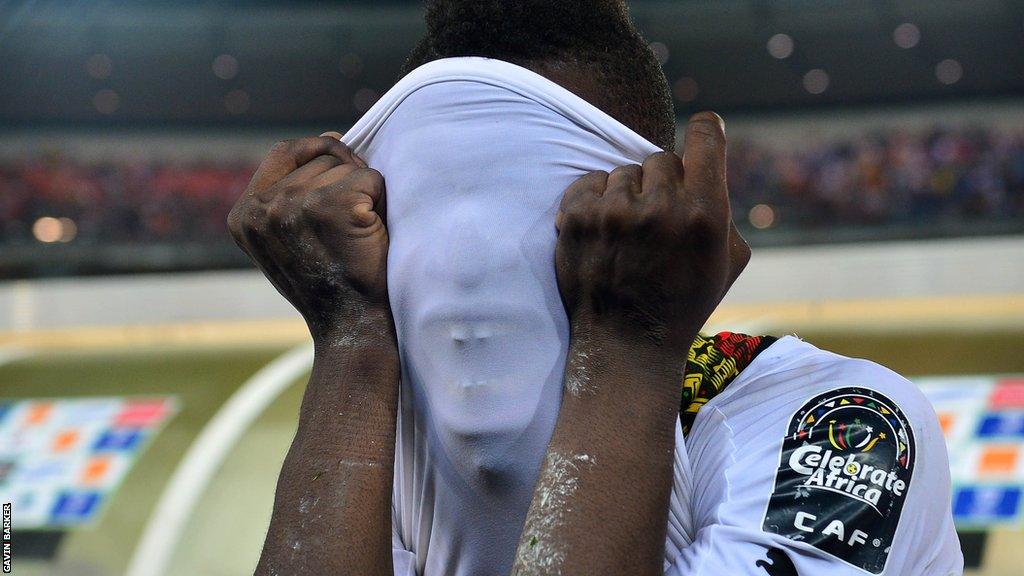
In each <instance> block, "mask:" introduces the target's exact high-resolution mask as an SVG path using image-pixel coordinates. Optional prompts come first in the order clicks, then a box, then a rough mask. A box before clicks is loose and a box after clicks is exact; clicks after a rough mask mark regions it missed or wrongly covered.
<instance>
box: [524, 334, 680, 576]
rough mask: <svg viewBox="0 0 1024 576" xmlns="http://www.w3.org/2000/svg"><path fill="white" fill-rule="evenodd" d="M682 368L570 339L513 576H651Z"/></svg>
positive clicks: (650, 348)
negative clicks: (554, 417) (556, 408)
mask: <svg viewBox="0 0 1024 576" xmlns="http://www.w3.org/2000/svg"><path fill="white" fill-rule="evenodd" d="M685 360H686V358H685V353H683V355H680V354H678V353H675V352H668V351H666V350H665V349H664V348H662V347H660V346H658V345H654V344H652V343H650V342H642V343H640V344H638V345H630V344H628V343H626V342H625V341H623V340H622V339H618V340H606V341H605V343H604V344H601V343H598V342H597V341H596V339H595V338H592V337H591V336H590V335H586V334H581V333H580V332H579V331H578V330H574V334H573V339H572V342H571V344H570V353H569V362H568V365H567V368H566V388H565V392H564V394H563V398H562V405H561V408H560V411H559V416H558V424H557V426H556V428H555V431H554V434H553V436H552V439H551V443H550V445H549V447H548V453H547V457H546V459H545V462H544V465H543V467H542V469H541V474H540V478H539V480H538V482H537V487H536V490H535V492H534V497H533V502H532V503H531V505H530V511H529V513H528V515H527V519H526V524H525V527H524V530H523V534H522V537H521V539H520V543H519V549H518V551H517V554H516V563H515V568H514V569H513V574H558V573H568V574H631V575H633V574H638V575H639V574H661V571H662V559H663V557H664V544H665V532H666V527H667V523H668V505H669V494H670V491H671V488H672V461H673V450H674V446H675V421H676V419H677V418H678V411H679V402H680V395H681V386H680V385H679V382H680V381H681V378H682V369H683V367H684V365H685Z"/></svg>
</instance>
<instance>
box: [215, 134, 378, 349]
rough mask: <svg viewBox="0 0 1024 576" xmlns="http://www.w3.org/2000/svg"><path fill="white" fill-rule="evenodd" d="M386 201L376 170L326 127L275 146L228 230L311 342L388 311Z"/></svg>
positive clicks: (258, 172) (231, 220)
mask: <svg viewBox="0 0 1024 576" xmlns="http://www.w3.org/2000/svg"><path fill="white" fill-rule="evenodd" d="M384 206H385V205H384V179H383V177H382V176H381V175H380V173H379V172H377V171H376V170H373V169H371V168H368V167H367V165H366V162H364V161H363V160H362V159H360V158H359V157H358V156H356V155H355V154H353V153H352V151H351V150H349V149H348V147H347V146H346V145H345V144H343V143H342V142H341V141H340V135H339V134H337V133H330V132H329V133H326V134H325V135H323V136H320V137H318V138H302V139H299V140H286V141H283V142H279V143H278V144H276V145H275V146H274V148H273V149H272V150H271V151H270V153H269V154H267V157H266V158H265V159H264V160H263V163H262V164H260V167H259V168H258V169H257V170H256V174H255V175H254V176H253V178H252V181H251V182H250V183H249V186H248V188H247V189H246V191H245V194H244V195H243V196H242V197H241V198H240V199H239V200H238V202H237V203H236V204H235V206H234V208H233V209H232V210H231V213H230V215H229V216H228V228H229V229H230V230H231V234H232V236H234V238H235V242H237V243H238V245H239V246H240V247H241V248H242V250H244V251H245V252H246V253H247V254H248V255H249V257H250V258H252V260H253V262H255V263H256V265H257V266H259V268H260V269H261V270H262V271H263V273H264V274H265V275H266V277H267V278H268V279H269V280H270V282H271V283H272V284H273V285H274V287H276V288H277V290H278V291H279V292H280V293H281V294H282V295H283V296H284V297H285V298H287V299H288V301H289V302H291V303H292V305H293V306H295V308H296V309H298V311H299V312H300V313H301V314H302V315H303V317H304V318H305V319H306V322H307V324H309V328H310V332H311V333H312V334H313V337H314V339H319V338H324V337H327V336H328V335H331V334H332V333H334V331H335V330H336V329H338V328H340V327H339V326H338V324H339V323H343V322H351V321H358V320H359V319H361V318H363V317H364V316H365V314H366V313H367V312H373V311H387V310H388V302H387V274H386V264H387V251H388V234H387V229H386V227H385V221H386V220H385V216H384Z"/></svg>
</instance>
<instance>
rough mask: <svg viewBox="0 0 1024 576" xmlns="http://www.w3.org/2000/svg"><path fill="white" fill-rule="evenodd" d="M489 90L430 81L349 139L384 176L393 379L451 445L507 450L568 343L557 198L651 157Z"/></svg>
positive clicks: (552, 393) (554, 381)
mask: <svg viewBox="0 0 1024 576" xmlns="http://www.w3.org/2000/svg"><path fill="white" fill-rule="evenodd" d="M502 64H504V63H502ZM504 65H505V66H510V65H507V64H504ZM431 67H432V65H431V64H428V65H427V66H425V67H423V68H426V69H429V68H431ZM435 67H436V66H435ZM519 70H521V69H519ZM422 71H423V69H421V70H419V71H417V72H414V73H413V74H411V75H410V77H407V78H406V79H403V83H405V84H408V85H410V87H412V86H414V85H415V80H416V76H417V73H421V72H422ZM537 78H539V77H537ZM541 80H543V79H541ZM500 84H501V82H500V80H498V81H496V82H492V81H488V80H486V79H483V80H481V79H466V80H463V81H459V80H458V79H452V80H451V81H438V78H437V77H436V76H433V77H431V79H430V81H429V82H426V83H425V84H424V85H422V86H415V87H414V88H411V89H410V90H409V91H408V93H407V94H405V95H403V97H402V98H401V100H400V102H398V103H397V105H396V106H393V107H391V108H390V109H387V110H385V111H382V114H383V115H386V120H384V121H382V122H381V123H380V125H379V126H377V127H375V131H374V133H373V134H372V137H370V138H369V139H367V140H365V141H363V142H354V143H353V142H350V144H354V145H355V146H356V149H357V151H359V152H360V153H361V154H363V155H364V157H366V158H367V160H368V162H369V163H370V164H371V165H372V166H373V167H375V168H376V169H378V170H380V171H381V172H382V173H383V174H384V175H385V180H386V185H387V207H388V231H389V236H390V242H391V243H390V248H389V257H388V290H389V293H390V298H391V305H392V311H393V313H394V317H395V322H396V328H397V331H398V338H399V343H400V346H401V352H402V359H403V368H404V371H405V375H406V376H407V378H408V379H409V380H410V382H411V384H412V389H411V392H412V393H413V394H414V395H415V398H414V400H415V401H416V402H419V403H420V404H419V407H418V409H420V410H424V411H429V419H430V421H431V425H432V426H435V427H436V429H437V430H438V431H439V434H440V436H441V437H442V438H447V440H446V441H448V442H453V443H457V442H459V440H458V438H462V439H467V440H473V441H476V443H477V445H479V444H480V441H481V439H485V440H486V441H488V442H494V443H496V444H497V445H501V444H504V442H502V440H501V439H502V438H504V439H506V440H508V441H513V440H514V439H516V438H517V437H518V436H519V435H520V434H521V433H522V432H523V431H524V430H525V429H526V428H527V427H529V426H530V424H531V423H533V422H534V420H535V416H536V415H537V411H538V407H539V406H540V404H541V402H542V399H543V400H544V401H545V402H546V403H548V404H550V403H551V402H554V403H555V404H557V401H558V396H559V394H560V389H561V381H562V372H563V369H564V362H565V354H566V350H567V346H568V326H567V323H566V318H565V312H564V310H563V306H562V303H561V299H560V297H559V292H558V287H557V284H556V281H555V276H554V267H553V266H554V265H553V258H554V246H555V239H556V236H555V227H554V215H555V211H556V209H557V207H558V204H559V201H560V200H561V196H562V192H563V191H564V190H565V189H566V188H567V187H568V186H569V184H571V183H572V182H573V181H574V180H576V179H577V178H579V177H580V176H582V175H583V174H585V173H587V172H589V171H593V170H612V169H614V168H615V167H617V166H619V165H622V164H629V163H640V162H642V161H643V159H644V158H645V157H646V156H647V155H648V154H650V153H653V152H656V151H657V150H658V149H657V147H655V146H653V145H652V144H650V143H648V142H646V141H645V140H643V139H642V138H640V137H639V136H636V135H635V134H633V135H632V138H631V139H627V140H626V144H625V146H624V145H623V144H622V143H621V142H618V141H616V142H611V141H609V140H608V139H607V138H604V137H602V136H601V135H599V134H595V133H593V132H592V131H590V130H588V129H586V128H584V127H582V126H580V125H578V124H577V123H574V122H573V121H572V120H570V119H568V118H567V117H566V115H565V114H564V111H561V110H556V109H553V108H552V107H549V106H546V105H545V104H544V103H541V102H538V101H537V100H536V99H535V98H532V97H529V96H528V95H523V94H521V93H518V92H517V91H516V90H515V89H510V88H509V87H508V86H504V85H500ZM548 84H550V83H548ZM520 89H521V88H520ZM566 94H568V92H566ZM577 100H579V99H578V98H577ZM579 102H580V103H583V102H582V100H579ZM584 104H585V103H584ZM371 114H372V112H371ZM545 389H547V390H548V392H547V393H545V392H544V390H545ZM547 433H548V434H550V429H549V430H547ZM545 442H546V440H545Z"/></svg>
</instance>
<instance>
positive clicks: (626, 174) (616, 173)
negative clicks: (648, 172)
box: [608, 164, 643, 181]
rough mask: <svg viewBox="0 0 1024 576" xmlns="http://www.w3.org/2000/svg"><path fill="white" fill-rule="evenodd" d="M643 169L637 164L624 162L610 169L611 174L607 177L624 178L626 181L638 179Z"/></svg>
mask: <svg viewBox="0 0 1024 576" xmlns="http://www.w3.org/2000/svg"><path fill="white" fill-rule="evenodd" d="M642 173H643V170H642V169H641V168H640V165H639V164H626V165H625V166H619V167H618V168H616V169H615V170H612V173H611V175H610V176H609V177H608V178H609V179H611V178H616V179H619V178H621V179H624V180H626V181H633V180H639V179H640V175H641V174H642Z"/></svg>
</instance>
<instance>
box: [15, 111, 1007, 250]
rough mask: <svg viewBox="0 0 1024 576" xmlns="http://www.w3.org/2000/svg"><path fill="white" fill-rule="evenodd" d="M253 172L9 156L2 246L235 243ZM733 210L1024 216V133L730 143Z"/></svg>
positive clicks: (862, 217)
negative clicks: (50, 227) (48, 235)
mask: <svg viewBox="0 0 1024 576" xmlns="http://www.w3.org/2000/svg"><path fill="white" fill-rule="evenodd" d="M254 168H255V164H254V163H253V162H252V161H251V160H245V161H238V162H228V163H224V162H221V163H209V162H193V163H160V162H137V161H109V162H80V161H75V160H73V159H70V158H67V157H62V156H60V155H54V154H43V155H38V156H32V157H28V158H25V159H21V160H16V161H15V160H9V161H2V160H0V242H8V243H12V242H14V243H17V242H32V241H34V240H33V238H34V237H35V238H36V239H39V235H38V234H36V235H35V236H33V226H34V224H36V223H38V221H39V219H41V218H46V217H51V219H52V218H64V219H69V220H70V221H72V222H73V223H74V225H75V227H76V233H75V241H76V242H95V243H101V242H103V243H132V242H181V241H198V242H210V241H224V240H226V238H227V236H226V230H225V218H226V216H227V213H228V211H229V210H230V208H231V206H232V204H233V203H234V201H235V199H236V198H238V196H239V195H240V194H241V193H242V191H243V190H244V189H245V186H246V184H247V183H248V181H249V178H250V176H251V174H252V172H253V170H254ZM729 187H730V193H731V196H732V199H733V203H734V215H735V217H736V219H737V220H738V221H740V223H741V224H745V225H748V226H750V225H752V226H754V227H756V228H776V229H796V230H800V229H809V228H828V227H840V226H842V227H857V226H866V225H888V224H892V225H901V224H908V223H909V224H917V225H924V226H927V225H928V224H929V223H931V222H937V221H943V222H947V223H948V222H959V221H966V220H1014V219H1017V220H1020V219H1021V217H1022V216H1024V131H1017V132H1012V131H1001V130H998V129H971V130H945V129H934V130H929V131H907V132H905V131H889V132H884V133H878V134H865V135H861V136H858V137H856V138H851V139H848V140H845V141H830V142H824V141H823V142H810V143H806V145H804V146H801V147H800V148H799V149H798V150H791V149H788V148H785V147H766V146H762V145H756V144H753V143H750V142H733V143H731V146H730V151H729Z"/></svg>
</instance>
